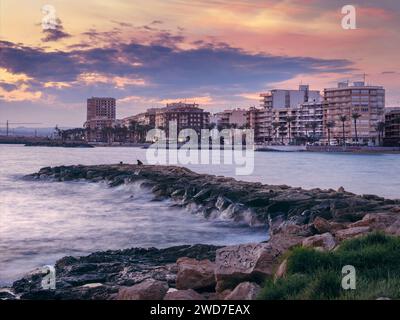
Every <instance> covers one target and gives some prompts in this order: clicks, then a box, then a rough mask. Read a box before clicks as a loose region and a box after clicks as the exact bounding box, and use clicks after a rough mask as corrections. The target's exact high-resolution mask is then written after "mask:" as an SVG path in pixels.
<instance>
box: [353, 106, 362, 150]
mask: <svg viewBox="0 0 400 320" xmlns="http://www.w3.org/2000/svg"><path fill="white" fill-rule="evenodd" d="M351 117H352V118H353V121H354V132H355V134H356V142H357V143H358V132H357V120H358V118H360V117H361V114H359V113H357V112H353V113H352V115H351Z"/></svg>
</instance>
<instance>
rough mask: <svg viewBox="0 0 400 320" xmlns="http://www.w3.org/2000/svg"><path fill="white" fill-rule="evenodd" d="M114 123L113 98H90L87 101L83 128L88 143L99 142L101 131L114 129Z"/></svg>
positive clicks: (114, 104) (115, 122) (101, 135)
mask: <svg viewBox="0 0 400 320" xmlns="http://www.w3.org/2000/svg"><path fill="white" fill-rule="evenodd" d="M116 124H117V121H116V100H115V99H114V98H109V97H107V98H100V97H92V98H89V99H87V116H86V122H85V124H84V128H86V129H87V140H88V141H93V142H96V141H101V140H102V139H103V134H102V130H103V129H104V128H110V127H114V126H115V125H116Z"/></svg>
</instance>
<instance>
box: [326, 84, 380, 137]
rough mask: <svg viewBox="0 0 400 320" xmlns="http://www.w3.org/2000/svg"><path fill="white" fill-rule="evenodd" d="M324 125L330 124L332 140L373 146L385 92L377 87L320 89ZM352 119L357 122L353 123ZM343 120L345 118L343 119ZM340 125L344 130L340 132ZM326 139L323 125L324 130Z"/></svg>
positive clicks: (339, 86)
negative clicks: (322, 93) (321, 92)
mask: <svg viewBox="0 0 400 320" xmlns="http://www.w3.org/2000/svg"><path fill="white" fill-rule="evenodd" d="M324 101H325V108H324V124H326V123H328V122H330V121H333V122H335V126H334V127H333V128H332V129H331V137H332V139H336V140H337V141H338V142H340V143H343V137H344V139H345V140H346V141H345V142H346V143H356V142H357V140H358V143H363V144H371V145H373V144H377V143H378V132H377V130H376V126H377V123H378V122H380V121H383V120H384V108H385V89H384V88H383V87H380V86H370V85H366V84H365V83H364V82H354V83H353V84H352V85H349V84H348V83H347V82H341V83H339V84H338V87H337V88H328V89H324ZM355 115H356V117H357V119H356V120H354V116H355ZM344 117H345V118H344ZM343 125H344V130H343ZM324 127H325V128H324V133H325V136H326V135H327V129H326V125H325V126H324Z"/></svg>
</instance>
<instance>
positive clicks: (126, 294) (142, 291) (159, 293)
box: [116, 279, 168, 300]
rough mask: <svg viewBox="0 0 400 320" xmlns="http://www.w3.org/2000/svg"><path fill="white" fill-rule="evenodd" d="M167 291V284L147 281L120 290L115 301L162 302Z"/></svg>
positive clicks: (152, 280)
mask: <svg viewBox="0 0 400 320" xmlns="http://www.w3.org/2000/svg"><path fill="white" fill-rule="evenodd" d="M167 291H168V285H167V283H165V282H162V281H158V280H154V279H147V280H144V281H143V282H141V283H139V284H136V285H134V286H132V287H125V288H121V289H120V290H119V292H118V294H117V296H116V300H162V299H163V298H164V296H165V294H166V293H167Z"/></svg>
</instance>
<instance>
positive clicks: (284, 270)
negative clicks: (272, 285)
mask: <svg viewBox="0 0 400 320" xmlns="http://www.w3.org/2000/svg"><path fill="white" fill-rule="evenodd" d="M287 264H288V260H287V259H285V260H283V261H282V263H281V264H280V265H279V267H278V269H277V270H276V272H275V276H274V279H275V280H276V279H279V278H283V277H284V276H285V275H286V273H287Z"/></svg>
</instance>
